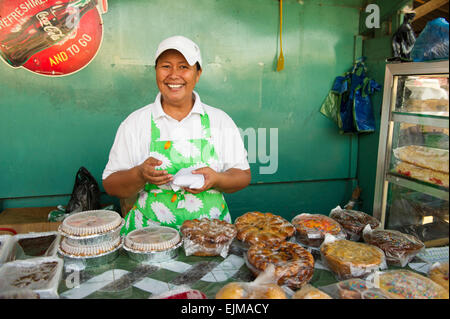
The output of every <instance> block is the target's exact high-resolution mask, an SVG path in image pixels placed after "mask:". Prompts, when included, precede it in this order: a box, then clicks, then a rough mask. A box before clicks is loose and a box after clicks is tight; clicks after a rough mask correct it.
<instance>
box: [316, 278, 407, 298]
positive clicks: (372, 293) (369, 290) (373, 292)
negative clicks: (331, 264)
mask: <svg viewBox="0 0 450 319" xmlns="http://www.w3.org/2000/svg"><path fill="white" fill-rule="evenodd" d="M320 289H321V290H322V291H324V292H326V293H327V294H328V295H330V296H331V297H333V299H398V298H397V297H396V296H395V295H392V294H390V293H387V292H385V291H383V290H381V289H379V288H376V287H375V286H374V285H373V284H372V283H370V282H368V281H365V280H362V279H359V278H352V279H348V280H344V281H340V282H338V283H335V284H332V285H327V286H323V287H320Z"/></svg>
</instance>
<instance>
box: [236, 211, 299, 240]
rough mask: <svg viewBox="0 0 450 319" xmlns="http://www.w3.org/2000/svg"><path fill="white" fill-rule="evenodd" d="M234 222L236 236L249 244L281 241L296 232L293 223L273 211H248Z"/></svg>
mask: <svg viewBox="0 0 450 319" xmlns="http://www.w3.org/2000/svg"><path fill="white" fill-rule="evenodd" d="M234 224H235V226H236V229H237V235H236V238H237V239H238V240H240V241H242V242H244V243H246V244H248V245H252V244H258V243H268V244H271V243H279V242H281V241H284V240H286V239H288V238H289V237H291V236H292V235H294V233H295V228H294V226H292V224H291V223H289V222H288V221H287V220H286V219H284V218H283V217H281V216H278V215H274V214H272V213H261V212H248V213H245V214H244V215H242V216H239V217H238V218H236V221H235V223H234Z"/></svg>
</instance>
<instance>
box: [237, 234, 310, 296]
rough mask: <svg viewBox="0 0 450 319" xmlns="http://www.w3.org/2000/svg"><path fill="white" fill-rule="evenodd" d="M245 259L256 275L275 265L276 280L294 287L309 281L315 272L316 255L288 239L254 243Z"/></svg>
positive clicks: (296, 287)
mask: <svg viewBox="0 0 450 319" xmlns="http://www.w3.org/2000/svg"><path fill="white" fill-rule="evenodd" d="M244 260H245V263H246V265H247V267H248V268H249V269H250V271H251V272H252V273H253V274H254V275H256V276H258V275H259V274H260V273H261V272H263V271H265V270H266V269H267V267H269V266H270V265H273V266H274V267H275V270H274V275H275V276H276V278H277V281H276V282H277V283H278V284H279V285H287V286H288V287H289V288H292V289H299V288H301V287H302V286H303V285H304V284H306V283H308V282H309V281H310V280H311V278H312V276H313V273H314V257H313V256H312V255H311V253H310V252H308V251H307V250H306V249H305V248H303V247H302V246H300V245H298V244H295V243H291V242H287V241H285V242H281V243H277V244H272V245H268V244H257V245H252V246H250V248H249V249H248V251H247V253H245V254H244Z"/></svg>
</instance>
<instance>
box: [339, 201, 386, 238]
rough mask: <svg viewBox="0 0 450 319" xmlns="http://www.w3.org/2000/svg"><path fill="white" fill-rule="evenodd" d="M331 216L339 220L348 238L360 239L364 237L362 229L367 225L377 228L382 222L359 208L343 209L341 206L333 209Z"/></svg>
mask: <svg viewBox="0 0 450 319" xmlns="http://www.w3.org/2000/svg"><path fill="white" fill-rule="evenodd" d="M330 217H331V218H333V219H334V220H335V221H337V222H338V223H339V224H340V225H341V226H342V227H343V228H344V231H345V233H346V234H347V238H346V239H348V240H353V241H359V240H360V239H361V237H362V231H363V229H364V227H366V225H370V226H371V227H372V229H375V228H377V227H378V226H379V225H380V222H379V220H378V219H376V218H375V217H372V216H370V215H368V214H366V213H364V212H361V211H357V210H349V209H342V208H341V207H340V206H337V207H336V208H334V209H332V210H331V212H330Z"/></svg>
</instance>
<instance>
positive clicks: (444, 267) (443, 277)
mask: <svg viewBox="0 0 450 319" xmlns="http://www.w3.org/2000/svg"><path fill="white" fill-rule="evenodd" d="M428 277H429V278H430V279H431V280H433V281H434V282H435V283H437V284H439V285H441V286H442V287H444V288H445V290H447V292H448V261H447V262H437V263H434V264H433V265H432V266H431V267H430V271H429V272H428Z"/></svg>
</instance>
